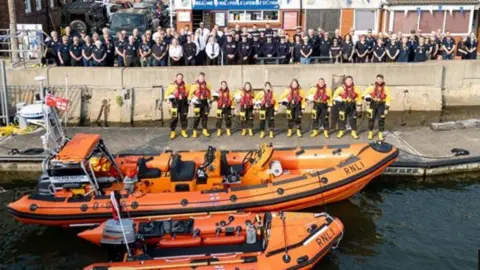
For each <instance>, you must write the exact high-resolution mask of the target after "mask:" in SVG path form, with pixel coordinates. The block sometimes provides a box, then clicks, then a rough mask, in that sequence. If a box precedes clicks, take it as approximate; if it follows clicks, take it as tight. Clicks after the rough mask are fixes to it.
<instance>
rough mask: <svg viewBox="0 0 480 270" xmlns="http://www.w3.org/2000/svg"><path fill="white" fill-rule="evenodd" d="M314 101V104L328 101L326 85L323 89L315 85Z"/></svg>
mask: <svg viewBox="0 0 480 270" xmlns="http://www.w3.org/2000/svg"><path fill="white" fill-rule="evenodd" d="M314 100H315V101H316V102H327V101H328V95H327V85H324V86H323V87H320V86H319V85H318V84H317V92H316V93H315V96H314Z"/></svg>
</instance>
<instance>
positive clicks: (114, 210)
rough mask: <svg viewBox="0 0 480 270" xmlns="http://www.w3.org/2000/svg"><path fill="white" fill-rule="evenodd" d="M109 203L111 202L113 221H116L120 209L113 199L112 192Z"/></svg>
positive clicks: (113, 193) (115, 199)
mask: <svg viewBox="0 0 480 270" xmlns="http://www.w3.org/2000/svg"><path fill="white" fill-rule="evenodd" d="M110 201H111V202H112V214H113V219H115V220H116V221H118V220H119V219H120V207H119V206H118V203H117V198H115V192H113V191H112V192H111V193H110Z"/></svg>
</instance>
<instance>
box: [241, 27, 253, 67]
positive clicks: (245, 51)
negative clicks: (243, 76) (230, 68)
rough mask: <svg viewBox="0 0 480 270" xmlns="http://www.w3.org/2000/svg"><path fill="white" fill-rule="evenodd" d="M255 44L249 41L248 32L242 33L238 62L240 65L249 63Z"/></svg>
mask: <svg viewBox="0 0 480 270" xmlns="http://www.w3.org/2000/svg"><path fill="white" fill-rule="evenodd" d="M252 51H253V46H252V44H251V43H250V42H248V34H245V33H243V34H242V41H241V42H240V43H239V44H238V58H239V59H238V62H239V64H240V65H248V64H250V61H251V56H252Z"/></svg>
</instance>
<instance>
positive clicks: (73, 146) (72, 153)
mask: <svg viewBox="0 0 480 270" xmlns="http://www.w3.org/2000/svg"><path fill="white" fill-rule="evenodd" d="M99 141H100V135H98V134H84V133H79V134H77V135H75V136H74V137H73V138H72V139H71V140H70V141H69V142H68V143H67V144H66V145H65V146H64V147H63V149H62V150H61V151H60V153H58V155H57V160H61V161H71V162H81V161H83V160H85V159H87V158H88V155H90V153H91V152H92V148H93V147H95V146H96V145H97V144H98V142H99Z"/></svg>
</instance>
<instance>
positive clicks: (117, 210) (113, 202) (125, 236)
mask: <svg viewBox="0 0 480 270" xmlns="http://www.w3.org/2000/svg"><path fill="white" fill-rule="evenodd" d="M110 200H111V201H112V206H113V208H114V209H115V211H116V212H117V214H118V222H120V228H121V229H122V234H123V241H125V246H126V248H127V252H128V256H129V257H130V256H132V254H131V253H130V247H129V246H128V242H127V235H126V233H125V230H124V228H123V223H122V216H121V215H120V208H119V206H118V204H117V199H116V198H115V192H113V191H112V192H111V193H110Z"/></svg>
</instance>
